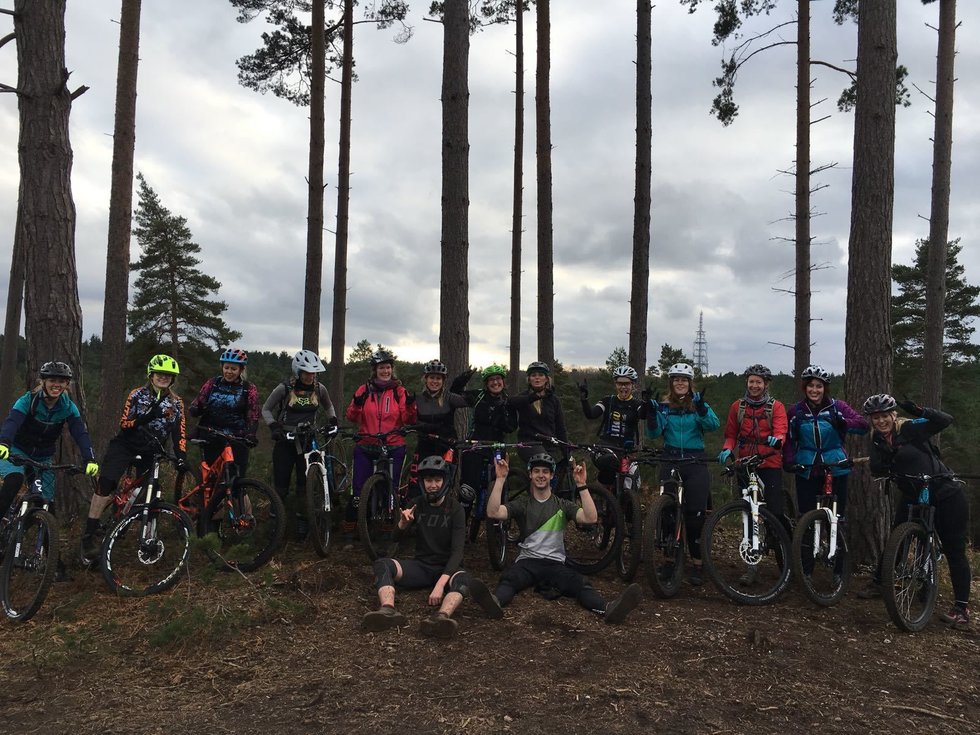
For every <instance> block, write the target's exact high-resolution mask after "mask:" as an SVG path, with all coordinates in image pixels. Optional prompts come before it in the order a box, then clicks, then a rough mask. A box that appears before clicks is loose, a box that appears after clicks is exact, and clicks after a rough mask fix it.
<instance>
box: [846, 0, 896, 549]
mask: <svg viewBox="0 0 980 735" xmlns="http://www.w3.org/2000/svg"><path fill="white" fill-rule="evenodd" d="M895 16H896V8H895V0H862V2H861V5H860V11H859V15H858V53H857V106H856V108H855V115H854V173H853V178H852V181H851V231H850V239H849V241H848V269H847V320H846V335H845V338H844V355H845V365H844V370H845V373H846V386H845V387H846V390H845V395H846V397H847V399H848V400H849V401H850V402H851V403H854V404H857V405H860V402H861V401H863V400H864V398H865V397H866V396H868V395H870V394H873V393H880V392H882V391H887V390H890V389H891V381H892V345H891V318H890V314H889V305H890V297H891V262H892V251H891V246H892V210H893V205H894V198H895V64H896V60H897V58H898V43H897V32H896V17H895ZM852 479H853V480H854V482H852V485H851V488H852V490H851V502H850V503H849V504H848V510H849V512H850V516H851V520H852V522H853V523H852V526H851V531H852V533H851V537H852V542H853V545H854V553H855V557H856V559H857V560H858V561H868V560H870V559H871V558H872V557H877V556H878V555H879V554H880V553H881V549H882V547H883V546H884V541H885V537H886V535H887V532H888V527H889V524H890V519H891V515H890V513H889V512H888V511H889V507H888V506H889V503H888V498H887V497H886V496H885V495H884V493H882V492H881V489H880V488H878V487H876V486H875V485H874V484H873V483H872V482H871V479H870V477H868V474H867V472H866V471H861V472H857V473H855V474H854V475H852Z"/></svg>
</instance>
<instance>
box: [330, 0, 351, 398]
mask: <svg viewBox="0 0 980 735" xmlns="http://www.w3.org/2000/svg"><path fill="white" fill-rule="evenodd" d="M353 86H354V1H353V0H344V63H343V69H342V71H341V78H340V155H339V160H338V162H337V238H336V244H335V246H334V257H333V332H332V334H331V338H330V397H331V398H332V399H333V401H334V403H336V404H337V405H338V406H341V405H343V396H344V344H345V342H346V341H347V232H348V225H349V222H350V124H351V121H350V118H351V92H352V90H353Z"/></svg>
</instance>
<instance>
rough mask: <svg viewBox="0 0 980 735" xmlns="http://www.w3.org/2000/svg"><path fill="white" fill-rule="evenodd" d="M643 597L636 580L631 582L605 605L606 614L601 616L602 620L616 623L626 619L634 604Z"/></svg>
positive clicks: (637, 603) (610, 623) (634, 606)
mask: <svg viewBox="0 0 980 735" xmlns="http://www.w3.org/2000/svg"><path fill="white" fill-rule="evenodd" d="M641 599H643V589H642V588H641V587H640V585H638V584H637V583H636V582H634V583H633V584H631V585H630V586H629V587H627V588H626V589H625V590H623V593H622V594H621V595H620V596H619V597H617V598H616V599H615V600H613V601H612V602H610V603H609V604H608V605H606V614H605V616H604V617H603V621H604V622H606V623H608V624H609V625H617V624H619V623H622V622H623V621H624V620H626V616H628V615H629V614H630V613H631V612H633V610H635V609H636V606H637V605H639V604H640V600H641Z"/></svg>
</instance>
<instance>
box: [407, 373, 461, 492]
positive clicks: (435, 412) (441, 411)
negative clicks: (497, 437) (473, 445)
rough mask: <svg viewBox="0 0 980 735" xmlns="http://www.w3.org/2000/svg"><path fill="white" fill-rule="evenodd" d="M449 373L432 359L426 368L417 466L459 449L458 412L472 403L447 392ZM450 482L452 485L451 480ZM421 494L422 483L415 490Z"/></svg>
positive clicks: (418, 406) (418, 416) (419, 414)
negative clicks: (458, 409) (432, 457)
mask: <svg viewBox="0 0 980 735" xmlns="http://www.w3.org/2000/svg"><path fill="white" fill-rule="evenodd" d="M448 372H449V370H448V368H447V367H446V366H445V364H443V362H442V361H441V360H432V361H430V362H428V363H426V365H425V367H424V368H422V391H421V392H420V393H419V394H418V397H417V399H416V402H415V410H416V421H417V426H416V428H417V429H418V431H419V432H420V433H419V435H418V444H417V446H416V449H415V463H416V464H417V463H418V462H421V461H422V460H423V459H424V458H426V457H431V456H433V455H438V456H440V457H442V456H444V455H445V452H446V451H447V450H449V449H452V448H453V447H454V446H455V441H456V425H455V423H454V417H455V415H456V409H457V408H466V407H467V405H468V404H467V402H466V399H465V398H464V397H463V396H461V395H459V394H458V393H456V392H454V391H452V390H446V375H447V373H448ZM464 374H465V373H464ZM457 380H459V379H458V378H457ZM454 382H455V381H454ZM451 471H452V470H450V472H451ZM448 482H449V484H452V478H451V477H450V478H449V481H448ZM420 492H421V481H419V482H418V484H417V485H416V486H415V488H414V494H418V493H420Z"/></svg>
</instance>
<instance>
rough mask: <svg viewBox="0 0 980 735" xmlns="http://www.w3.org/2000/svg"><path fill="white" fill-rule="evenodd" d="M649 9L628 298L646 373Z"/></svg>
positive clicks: (639, 60) (641, 34) (640, 25)
mask: <svg viewBox="0 0 980 735" xmlns="http://www.w3.org/2000/svg"><path fill="white" fill-rule="evenodd" d="M651 15H652V10H651V7H650V0H637V3H636V172H635V180H636V183H635V190H634V195H633V287H632V293H631V295H630V340H629V342H630V347H629V361H630V365H631V366H632V367H633V369H634V370H636V372H637V373H638V374H639V375H643V374H644V373H645V372H646V362H647V309H648V304H649V294H650V179H651V172H652V168H653V165H652V161H651V158H652V152H651V149H652V146H653V122H652V114H653V111H652V108H653V91H652V87H651V78H652V76H653V61H652V54H651V44H652V32H651V25H652V19H651Z"/></svg>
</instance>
